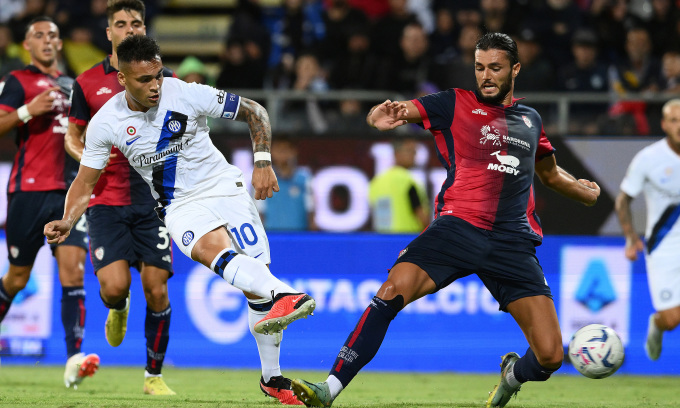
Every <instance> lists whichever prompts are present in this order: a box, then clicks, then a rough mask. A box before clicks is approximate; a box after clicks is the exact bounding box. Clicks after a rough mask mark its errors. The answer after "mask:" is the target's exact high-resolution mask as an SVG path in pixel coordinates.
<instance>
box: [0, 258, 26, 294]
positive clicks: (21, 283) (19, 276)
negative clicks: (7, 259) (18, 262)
mask: <svg viewBox="0 0 680 408" xmlns="http://www.w3.org/2000/svg"><path fill="white" fill-rule="evenodd" d="M30 277H31V269H30V268H25V267H14V266H12V265H10V267H9V271H8V272H7V275H6V276H4V278H3V285H4V287H5V290H6V291H7V292H8V294H10V295H11V296H14V295H16V294H17V292H19V291H20V290H22V289H23V288H25V287H26V284H27V283H28V279H29V278H30Z"/></svg>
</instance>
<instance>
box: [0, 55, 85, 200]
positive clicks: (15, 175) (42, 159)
mask: <svg viewBox="0 0 680 408" xmlns="http://www.w3.org/2000/svg"><path fill="white" fill-rule="evenodd" d="M61 76H63V75H62V74H61V73H59V74H58V75H57V77H52V76H50V75H48V74H45V73H43V72H42V71H40V69H38V68H37V67H36V66H34V65H28V66H26V68H24V69H21V70H17V71H12V72H10V73H9V74H8V75H7V77H5V79H4V82H1V83H0V109H2V110H4V111H6V112H14V111H15V110H17V109H19V108H20V107H21V106H23V105H25V104H27V103H29V102H30V101H31V100H32V99H33V98H35V97H36V96H37V95H38V94H40V93H41V92H44V91H45V90H47V89H49V88H52V87H55V86H58V85H57V82H56V79H57V78H58V77H61ZM54 96H55V99H54V102H53V105H52V111H50V112H47V113H45V114H43V115H40V116H36V117H34V118H33V119H31V120H29V121H28V122H27V123H20V124H19V126H17V135H16V142H17V146H18V147H19V150H18V151H17V153H16V155H15V156H14V163H13V165H12V172H11V173H10V176H9V183H8V186H7V191H8V192H9V193H14V192H16V191H51V190H65V189H67V188H68V187H69V184H70V182H71V181H73V177H74V175H75V172H76V171H77V169H78V167H77V163H76V161H75V160H73V159H72V158H71V157H70V156H69V155H68V154H66V151H65V150H64V135H65V134H66V129H67V127H68V108H69V101H68V98H67V96H66V95H65V94H63V93H62V92H59V91H54Z"/></svg>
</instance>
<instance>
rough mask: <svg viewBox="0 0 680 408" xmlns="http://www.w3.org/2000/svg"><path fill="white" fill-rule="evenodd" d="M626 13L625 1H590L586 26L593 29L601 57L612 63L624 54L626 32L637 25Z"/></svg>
mask: <svg viewBox="0 0 680 408" xmlns="http://www.w3.org/2000/svg"><path fill="white" fill-rule="evenodd" d="M636 21H637V20H636V18H635V17H634V16H632V15H631V14H629V13H628V2H627V0H592V3H591V4H590V10H589V12H588V25H589V26H590V27H593V28H595V31H596V32H597V36H598V38H599V39H600V44H601V46H602V48H601V49H602V52H603V57H605V59H606V60H607V61H608V62H614V61H616V60H617V59H618V58H621V57H623V56H624V55H625V54H626V48H625V41H624V40H623V39H625V38H626V31H628V30H629V29H630V28H631V27H632V26H634V25H635V24H637V22H636Z"/></svg>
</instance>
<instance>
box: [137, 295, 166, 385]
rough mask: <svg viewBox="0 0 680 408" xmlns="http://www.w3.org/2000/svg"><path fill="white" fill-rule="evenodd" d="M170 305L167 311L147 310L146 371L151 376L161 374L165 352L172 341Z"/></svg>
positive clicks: (145, 330)
mask: <svg viewBox="0 0 680 408" xmlns="http://www.w3.org/2000/svg"><path fill="white" fill-rule="evenodd" d="M171 315H172V309H171V308H170V305H168V307H167V308H166V309H165V310H162V311H160V312H154V311H153V310H151V309H149V307H148V306H147V308H146V319H145V320H144V336H145V337H146V371H148V372H149V374H160V373H161V369H162V368H163V360H164V359H165V352H166V351H167V350H168V341H169V340H170V316H171Z"/></svg>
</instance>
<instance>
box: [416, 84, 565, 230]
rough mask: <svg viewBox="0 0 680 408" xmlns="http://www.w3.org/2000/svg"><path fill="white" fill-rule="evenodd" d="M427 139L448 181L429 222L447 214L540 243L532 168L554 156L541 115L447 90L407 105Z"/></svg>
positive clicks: (465, 92)
mask: <svg viewBox="0 0 680 408" xmlns="http://www.w3.org/2000/svg"><path fill="white" fill-rule="evenodd" d="M411 102H413V103H414V104H415V106H416V107H417V108H418V111H419V112H420V115H421V117H422V119H423V126H424V128H425V129H428V130H429V131H430V132H431V133H432V135H433V136H434V141H435V148H436V151H437V156H438V158H439V160H440V162H441V163H442V165H443V166H444V167H445V168H446V170H447V178H446V180H445V181H444V183H443V185H442V188H441V191H440V192H439V194H438V195H437V197H436V200H435V217H438V216H440V215H452V216H455V217H458V218H461V219H463V220H465V221H467V222H469V223H470V224H472V225H474V226H476V227H478V228H482V229H485V230H493V231H499V232H504V233H508V234H511V235H519V236H523V237H525V238H529V239H531V240H533V241H535V242H536V243H537V244H540V242H541V240H542V237H543V233H542V230H541V224H540V220H539V218H538V216H537V215H536V214H535V212H534V210H535V205H534V193H533V177H534V167H535V163H536V162H537V161H539V160H541V159H542V158H544V157H546V156H549V155H551V154H553V152H554V150H555V149H554V148H553V147H552V145H551V144H550V142H549V141H548V139H547V137H546V135H545V132H544V130H543V122H542V120H541V117H540V115H539V114H538V113H537V112H536V110H534V109H533V108H530V107H528V106H525V105H520V104H518V103H517V99H515V100H513V103H512V104H511V105H509V106H502V105H491V104H487V103H483V102H480V101H479V100H478V99H477V95H476V94H475V93H474V92H472V91H466V90H462V89H449V90H446V91H442V92H438V93H434V94H430V95H426V96H423V97H421V98H418V99H414V100H412V101H411Z"/></svg>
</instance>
